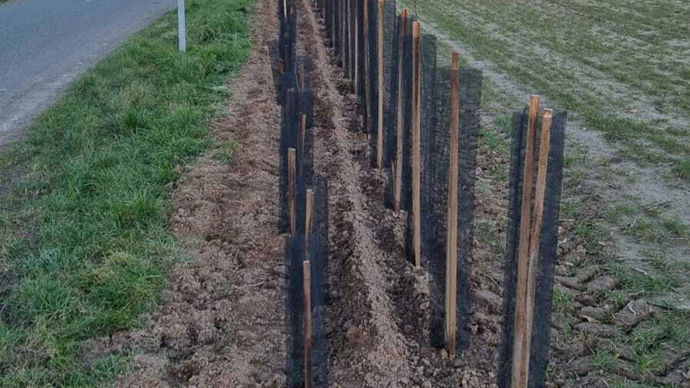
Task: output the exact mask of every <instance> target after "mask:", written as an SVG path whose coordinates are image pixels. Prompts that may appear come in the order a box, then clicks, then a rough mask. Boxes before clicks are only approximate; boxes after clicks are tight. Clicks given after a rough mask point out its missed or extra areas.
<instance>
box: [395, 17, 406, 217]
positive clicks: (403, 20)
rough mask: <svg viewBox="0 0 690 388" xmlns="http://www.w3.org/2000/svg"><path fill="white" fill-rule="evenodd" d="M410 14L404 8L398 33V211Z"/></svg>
mask: <svg viewBox="0 0 690 388" xmlns="http://www.w3.org/2000/svg"><path fill="white" fill-rule="evenodd" d="M407 22H408V15H407V9H403V10H402V14H401V23H400V32H399V34H398V46H399V47H398V115H397V116H398V117H397V120H398V123H397V144H396V152H395V154H396V155H395V165H396V166H397V168H396V169H395V171H394V173H395V181H394V182H393V207H394V208H395V211H396V212H399V211H400V207H401V206H400V202H401V197H402V165H403V133H404V128H405V123H404V121H405V112H404V110H405V99H404V90H403V88H404V82H403V75H404V74H403V69H404V65H403V58H404V55H403V52H404V51H405V31H406V30H407Z"/></svg>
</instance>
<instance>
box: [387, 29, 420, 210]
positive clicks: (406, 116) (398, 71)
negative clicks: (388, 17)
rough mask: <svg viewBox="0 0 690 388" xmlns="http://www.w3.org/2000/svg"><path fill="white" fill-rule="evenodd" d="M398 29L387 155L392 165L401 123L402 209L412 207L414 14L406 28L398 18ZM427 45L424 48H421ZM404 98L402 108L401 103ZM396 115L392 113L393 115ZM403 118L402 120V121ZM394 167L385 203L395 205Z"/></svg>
mask: <svg viewBox="0 0 690 388" xmlns="http://www.w3.org/2000/svg"><path fill="white" fill-rule="evenodd" d="M398 19H399V21H398V33H397V34H396V37H397V38H396V40H397V58H396V60H395V62H396V63H395V69H394V70H393V72H394V73H395V75H394V78H395V80H394V81H395V82H392V83H393V84H394V85H392V86H393V87H392V92H393V93H395V99H393V98H391V100H394V101H391V106H394V112H395V115H394V116H395V118H394V121H395V124H394V125H393V128H391V132H390V135H391V137H390V138H387V139H386V140H387V142H386V143H387V144H388V145H389V146H390V148H387V152H386V154H387V158H390V165H391V167H392V166H393V164H396V156H397V151H398V134H397V132H398V126H401V127H402V147H401V148H402V162H401V163H397V164H400V165H396V166H395V169H396V170H397V169H400V171H401V173H402V191H401V196H400V203H401V209H403V210H409V209H410V206H411V203H412V166H411V164H410V161H411V152H412V141H411V140H412V138H411V134H412V23H413V22H414V18H413V17H408V22H407V25H406V26H405V27H406V28H405V29H404V30H402V21H401V20H402V18H401V17H399V18H398ZM422 49H424V48H422ZM400 102H402V105H401V106H402V112H401V111H400V109H399V107H398V104H399V103H400ZM392 116H393V115H392ZM400 119H402V121H401V122H400ZM394 178H395V170H393V169H392V168H391V172H390V179H388V182H387V185H386V196H385V198H384V203H385V205H386V206H388V207H390V208H392V207H393V204H394V200H393V198H394V193H393V191H394V181H395V179H394Z"/></svg>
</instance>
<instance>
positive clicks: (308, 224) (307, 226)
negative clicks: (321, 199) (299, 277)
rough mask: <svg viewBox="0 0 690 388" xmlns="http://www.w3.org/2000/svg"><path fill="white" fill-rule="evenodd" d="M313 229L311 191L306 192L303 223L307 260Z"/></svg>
mask: <svg viewBox="0 0 690 388" xmlns="http://www.w3.org/2000/svg"><path fill="white" fill-rule="evenodd" d="M313 229H314V191H313V190H312V189H308V190H307V199H306V219H305V222H304V257H306V260H309V259H310V257H309V255H310V252H311V251H310V248H311V242H310V240H311V233H312V231H313Z"/></svg>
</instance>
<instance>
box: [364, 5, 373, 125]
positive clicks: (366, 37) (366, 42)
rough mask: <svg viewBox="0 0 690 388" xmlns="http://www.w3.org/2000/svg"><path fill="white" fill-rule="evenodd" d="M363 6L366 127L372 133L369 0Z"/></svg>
mask: <svg viewBox="0 0 690 388" xmlns="http://www.w3.org/2000/svg"><path fill="white" fill-rule="evenodd" d="M362 7H363V12H362V13H363V15H364V20H363V25H362V27H363V28H362V31H363V35H362V40H364V106H365V109H364V111H365V114H366V116H365V118H364V129H365V130H366V131H367V133H371V63H370V57H371V52H370V50H371V48H370V47H369V0H364V3H362Z"/></svg>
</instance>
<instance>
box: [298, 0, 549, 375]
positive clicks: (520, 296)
mask: <svg viewBox="0 0 690 388" xmlns="http://www.w3.org/2000/svg"><path fill="white" fill-rule="evenodd" d="M347 1H348V3H349V2H350V1H361V0H347ZM384 1H385V0H378V2H377V4H378V12H377V13H376V15H377V23H378V26H379V27H378V28H377V29H376V33H377V34H378V39H377V40H376V41H377V47H376V53H377V55H378V61H377V69H376V71H377V72H378V75H377V77H376V80H377V82H378V85H377V86H378V90H379V91H383V90H384V84H383V82H384V70H385V68H384V60H383V58H384V45H383V42H384V32H385V31H384V30H385V29H384V28H383V23H384V18H383V15H384ZM321 3H322V2H321V1H315V5H320V4H321ZM363 6H364V21H363V31H364V36H363V37H364V39H363V42H364V45H365V49H364V52H365V55H367V56H368V55H369V53H370V52H371V50H370V48H369V47H368V45H369V35H368V34H369V27H368V26H369V23H368V17H369V12H368V1H366V0H364V2H363ZM351 9H352V8H351V7H343V9H342V10H343V11H344V12H345V14H347V18H351V17H352V18H355V21H354V23H355V25H356V23H357V20H356V18H357V15H356V13H354V15H350V14H351V12H349V11H350V10H351ZM348 20H349V19H348ZM409 22H410V17H409V12H408V10H406V9H403V10H402V12H401V24H402V28H401V29H400V37H399V38H400V39H402V34H403V31H405V30H406V29H407V26H408V23H409ZM351 26H352V24H351V22H344V23H343V25H342V26H341V27H340V28H342V32H341V33H340V38H341V39H343V40H350V39H354V42H352V41H348V42H342V46H341V47H355V48H354V49H353V50H351V51H350V52H349V53H347V52H341V55H342V56H344V55H354V57H353V58H350V59H349V60H346V59H345V58H342V63H343V67H344V73H345V78H347V79H350V80H352V83H353V89H354V92H355V94H359V93H360V90H358V88H359V85H360V79H359V77H361V76H362V74H360V69H359V66H357V63H358V58H357V56H358V55H359V50H358V49H357V48H356V47H357V46H358V45H359V42H358V35H357V34H354V33H349V32H348V29H349V28H351ZM421 37H422V24H421V22H419V21H414V22H412V95H411V99H412V112H411V115H412V132H411V143H412V147H411V155H410V156H411V158H410V160H411V168H412V179H411V181H412V182H411V184H412V206H411V211H412V216H413V223H412V226H413V227H412V247H413V258H414V265H415V267H417V268H420V267H421V263H422V252H421V248H422V244H421V173H422V171H421V157H422V155H421V115H422V113H421V108H422V104H421V87H422V82H421V80H422V77H421V71H422V55H421V44H422V42H421ZM398 55H399V60H398V69H397V71H398V77H397V78H398V90H401V89H402V88H403V64H402V60H401V59H402V58H401V56H402V53H400V52H399V53H398ZM369 63H370V61H369V60H368V59H367V60H365V61H364V64H365V68H364V69H362V70H363V71H362V73H363V76H364V78H365V80H364V85H365V90H364V92H365V93H364V95H365V98H364V102H363V103H364V104H371V103H374V101H371V95H370V93H369V90H370V89H371V86H373V85H371V80H370V78H371V77H370V74H371V70H372V69H370V68H369ZM450 82H451V91H452V92H451V101H450V106H451V116H450V117H451V120H450V127H449V135H450V144H449V147H450V160H449V166H448V167H449V168H448V185H449V186H448V201H447V225H446V227H447V241H446V279H445V311H446V313H445V325H444V326H445V332H444V335H445V343H446V348H447V350H448V352H449V354H455V352H456V347H457V299H456V297H457V265H458V257H457V252H458V246H457V243H458V219H457V215H458V202H457V199H458V169H459V167H458V166H459V160H458V159H459V151H460V150H459V133H458V131H459V118H460V99H459V90H460V54H459V53H453V54H452V57H451V80H450ZM397 98H398V99H397V107H398V109H397V115H398V116H397V127H396V131H397V146H396V155H395V160H394V162H393V163H392V166H391V167H392V170H393V174H392V177H393V203H394V209H395V211H400V210H401V197H402V191H403V184H404V183H403V178H402V168H400V166H402V163H403V144H402V142H403V131H404V127H403V126H404V119H403V115H404V106H405V101H404V100H403V98H404V97H403V93H398V96H397ZM375 103H376V104H377V105H378V109H377V110H376V111H377V116H376V117H368V114H369V112H371V110H370V109H365V110H364V111H365V112H366V113H365V125H366V126H367V127H369V126H370V124H371V120H376V121H377V126H376V127H377V128H378V130H377V131H376V136H377V137H376V144H377V147H376V157H375V161H376V166H377V167H378V168H380V169H382V168H383V167H384V162H383V159H384V155H383V150H384V131H383V128H384V124H385V123H384V121H385V117H384V109H383V105H384V94H383V92H379V93H378V96H377V101H376V102H375ZM539 113H540V99H539V97H538V96H531V98H530V104H529V114H528V132H527V139H526V140H527V141H526V151H525V157H524V160H525V163H524V171H523V178H522V179H523V187H524V188H529V189H525V190H523V191H522V199H521V218H520V219H521V223H520V231H519V260H518V266H517V273H518V277H517V278H518V280H517V294H516V309H515V311H516V312H515V331H514V338H513V357H512V362H513V363H512V373H511V387H527V384H528V371H529V363H530V360H529V357H530V343H531V338H532V322H533V319H534V315H533V313H534V308H533V307H534V297H535V288H536V278H537V271H538V266H537V265H538V259H539V255H538V251H539V239H540V231H541V227H542V221H543V212H544V208H543V205H544V193H545V188H546V178H547V167H548V160H549V144H550V129H551V119H552V114H553V113H552V111H551V110H550V109H544V110H543V117H542V120H541V123H542V128H541V132H540V139H539V141H538V140H537V133H538V128H537V127H538V123H539V121H540V120H539V115H540V114H539ZM300 124H301V125H300V130H301V136H302V141H301V142H300V144H304V141H303V139H304V131H305V129H306V125H305V123H304V119H303V118H301V120H300ZM537 147H538V148H539V149H538V150H537ZM295 155H296V150H295V149H294V148H290V149H289V151H288V182H289V189H288V190H289V192H288V194H289V214H290V230H291V232H292V233H296V232H297V231H296V230H295V229H296V203H295V201H296V193H295V190H296V188H295V181H296V180H295V177H296V175H295V174H296V156H295ZM535 159H536V160H537V166H536V168H535ZM396 166H397V167H396ZM313 200H314V195H313V192H312V191H311V190H307V195H306V217H307V218H306V226H305V228H306V229H305V231H304V233H305V236H306V237H307V238H306V241H307V243H306V244H307V249H306V255H305V258H306V260H305V261H304V262H303V276H304V306H305V307H304V309H305V311H304V312H305V320H304V357H305V363H304V365H305V371H304V376H305V386H310V381H311V371H310V365H311V346H312V320H311V308H310V306H311V300H310V298H311V292H310V290H311V281H310V274H311V271H310V262H309V256H308V254H309V253H308V252H309V249H308V244H309V238H308V236H309V235H310V233H311V227H312V217H313Z"/></svg>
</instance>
